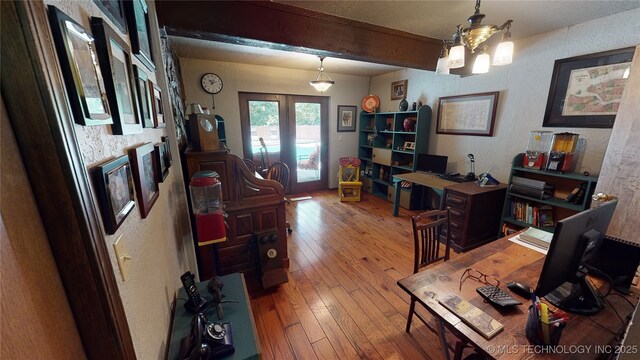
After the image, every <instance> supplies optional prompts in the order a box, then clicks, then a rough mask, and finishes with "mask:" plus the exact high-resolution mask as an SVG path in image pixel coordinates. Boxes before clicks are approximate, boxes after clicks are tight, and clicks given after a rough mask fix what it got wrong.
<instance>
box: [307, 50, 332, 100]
mask: <svg viewBox="0 0 640 360" xmlns="http://www.w3.org/2000/svg"><path fill="white" fill-rule="evenodd" d="M319 58H320V67H319V68H318V70H319V71H320V72H318V77H316V79H315V80H312V81H309V85H311V86H313V87H314V88H315V89H316V90H318V91H319V92H321V93H323V92H325V91H327V90H328V89H329V88H330V87H331V85H333V84H335V83H336V82H335V81H333V80H331V78H330V77H329V75H327V74H325V73H324V67H322V61H323V60H324V56H319Z"/></svg>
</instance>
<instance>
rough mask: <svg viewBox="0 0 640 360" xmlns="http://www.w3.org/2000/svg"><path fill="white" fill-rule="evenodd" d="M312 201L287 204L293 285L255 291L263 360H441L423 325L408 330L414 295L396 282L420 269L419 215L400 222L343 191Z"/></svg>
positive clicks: (382, 206)
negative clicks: (416, 254) (414, 226)
mask: <svg viewBox="0 0 640 360" xmlns="http://www.w3.org/2000/svg"><path fill="white" fill-rule="evenodd" d="M303 195H307V194H303ZM308 195H311V196H312V199H309V200H303V201H297V202H292V203H290V204H287V205H286V207H287V220H288V221H289V222H290V223H291V226H292V227H293V233H292V234H291V235H289V236H288V250H289V258H290V261H291V266H290V268H289V282H288V283H286V284H283V285H280V286H279V287H278V288H277V289H273V290H269V291H264V290H256V289H250V293H251V306H252V309H253V315H254V318H255V321H256V327H257V329H258V336H259V339H260V346H261V347H262V355H263V359H266V360H271V359H274V360H276V359H277V360H280V359H359V358H360V359H440V358H441V357H442V355H441V354H442V353H441V350H440V343H439V342H438V340H437V337H436V335H435V334H434V333H432V332H431V331H430V330H429V329H428V328H427V327H426V326H425V325H424V324H422V323H421V322H420V321H419V320H417V319H415V318H414V321H413V325H412V328H411V333H409V334H408V333H406V332H405V331H404V328H405V324H406V316H407V313H408V310H409V296H408V295H406V293H405V292H404V291H402V290H401V289H400V288H399V287H398V285H397V284H396V281H397V280H398V279H401V278H403V277H406V276H408V275H410V274H411V273H412V271H413V235H412V232H411V221H410V216H411V215H413V214H415V213H416V212H413V211H406V210H403V209H401V211H400V216H399V217H395V218H394V217H393V216H391V207H392V206H391V205H392V204H391V203H389V202H387V201H384V200H382V199H379V198H377V197H375V196H372V195H369V194H364V195H363V199H362V201H361V202H351V203H347V202H345V203H341V202H340V201H339V200H338V195H337V192H336V191H322V192H315V193H311V194H308ZM452 254H454V253H453V251H452ZM453 256H455V254H454V255H453ZM418 307H419V306H418ZM421 313H423V312H421ZM426 317H427V318H429V316H428V315H426Z"/></svg>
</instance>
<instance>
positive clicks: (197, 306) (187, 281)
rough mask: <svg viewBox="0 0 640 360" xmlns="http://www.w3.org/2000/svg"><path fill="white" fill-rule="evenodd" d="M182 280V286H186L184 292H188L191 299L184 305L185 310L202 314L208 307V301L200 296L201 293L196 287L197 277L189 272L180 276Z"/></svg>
mask: <svg viewBox="0 0 640 360" xmlns="http://www.w3.org/2000/svg"><path fill="white" fill-rule="evenodd" d="M180 280H181V281H182V286H184V291H186V292H187V296H188V297H189V300H187V302H186V303H185V304H184V308H185V309H187V310H189V311H191V312H200V311H201V310H202V309H203V308H204V307H205V306H206V305H207V300H205V299H204V298H203V297H202V296H200V292H199V291H198V288H197V287H196V281H195V276H194V275H193V274H192V273H191V271H187V272H186V273H184V274H182V276H180Z"/></svg>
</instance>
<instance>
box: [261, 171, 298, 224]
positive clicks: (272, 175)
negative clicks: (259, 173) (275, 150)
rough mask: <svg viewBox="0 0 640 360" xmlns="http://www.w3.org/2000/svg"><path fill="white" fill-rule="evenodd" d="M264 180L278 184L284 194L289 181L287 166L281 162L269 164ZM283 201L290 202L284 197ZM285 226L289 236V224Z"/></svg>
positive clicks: (289, 175)
mask: <svg viewBox="0 0 640 360" xmlns="http://www.w3.org/2000/svg"><path fill="white" fill-rule="evenodd" d="M265 178H266V179H269V180H274V181H277V182H279V183H280V185H282V188H283V189H284V192H285V193H286V192H287V187H288V186H289V181H290V180H291V172H290V171H289V166H287V164H285V163H283V162H280V161H276V162H274V163H273V164H271V166H269V169H267V174H266V175H265ZM284 199H285V200H286V201H287V203H290V202H291V201H290V200H289V199H288V198H287V196H286V195H285V197H284ZM285 226H286V227H287V231H288V232H289V234H291V233H292V232H293V229H292V228H291V224H289V222H288V221H287V223H286V225H285Z"/></svg>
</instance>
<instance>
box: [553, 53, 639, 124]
mask: <svg viewBox="0 0 640 360" xmlns="http://www.w3.org/2000/svg"><path fill="white" fill-rule="evenodd" d="M634 50H635V48H633V47H629V48H624V49H618V50H612V51H605V52H600V53H595V54H589V55H581V56H575V57H571V58H566V59H560V60H556V61H555V64H554V66H553V76H552V77H551V86H550V88H549V97H548V98H547V108H546V111H545V114H544V121H543V123H542V126H545V127H578V128H612V127H613V122H614V121H615V119H616V113H617V112H618V106H619V105H620V99H621V98H622V91H623V90H624V86H625V84H626V82H627V78H628V77H629V70H630V68H631V60H632V59H633V53H634Z"/></svg>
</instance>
